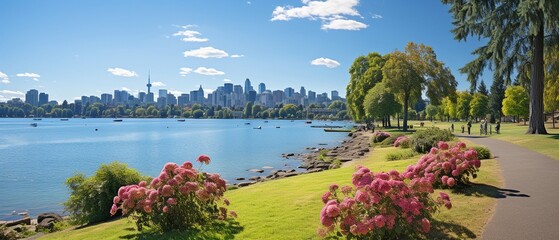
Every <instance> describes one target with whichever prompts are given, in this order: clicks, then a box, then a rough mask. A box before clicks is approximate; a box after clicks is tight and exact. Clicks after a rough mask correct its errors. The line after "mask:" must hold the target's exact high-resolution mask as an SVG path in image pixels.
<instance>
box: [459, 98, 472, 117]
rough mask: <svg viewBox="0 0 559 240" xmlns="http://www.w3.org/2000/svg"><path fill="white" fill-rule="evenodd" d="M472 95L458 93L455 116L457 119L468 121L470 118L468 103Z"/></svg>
mask: <svg viewBox="0 0 559 240" xmlns="http://www.w3.org/2000/svg"><path fill="white" fill-rule="evenodd" d="M472 98H473V97H472V95H471V94H470V93H469V92H466V91H463V92H458V98H457V100H456V115H457V117H458V118H460V119H463V120H468V119H469V118H470V102H471V101H472Z"/></svg>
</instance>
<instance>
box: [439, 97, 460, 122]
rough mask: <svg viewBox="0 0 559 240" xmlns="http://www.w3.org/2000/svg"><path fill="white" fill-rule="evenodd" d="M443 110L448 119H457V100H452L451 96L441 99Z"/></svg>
mask: <svg viewBox="0 0 559 240" xmlns="http://www.w3.org/2000/svg"><path fill="white" fill-rule="evenodd" d="M441 112H443V113H444V116H445V117H447V120H448V121H450V119H451V118H452V119H456V115H457V114H456V100H454V101H453V100H452V99H451V98H450V97H444V98H443V100H442V101H441Z"/></svg>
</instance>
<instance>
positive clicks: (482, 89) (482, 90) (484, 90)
mask: <svg viewBox="0 0 559 240" xmlns="http://www.w3.org/2000/svg"><path fill="white" fill-rule="evenodd" d="M477 92H478V93H481V94H483V95H485V96H487V95H489V91H487V86H485V82H484V81H483V80H481V83H480V84H479V87H478V88H477Z"/></svg>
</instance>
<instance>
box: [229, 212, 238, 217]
mask: <svg viewBox="0 0 559 240" xmlns="http://www.w3.org/2000/svg"><path fill="white" fill-rule="evenodd" d="M229 215H231V217H234V218H237V212H235V211H233V210H231V211H229Z"/></svg>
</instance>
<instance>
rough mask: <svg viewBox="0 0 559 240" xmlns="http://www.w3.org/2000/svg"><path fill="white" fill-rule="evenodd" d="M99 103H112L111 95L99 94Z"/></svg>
mask: <svg viewBox="0 0 559 240" xmlns="http://www.w3.org/2000/svg"><path fill="white" fill-rule="evenodd" d="M101 103H103V104H112V103H113V95H111V94H108V93H103V94H101Z"/></svg>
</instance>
